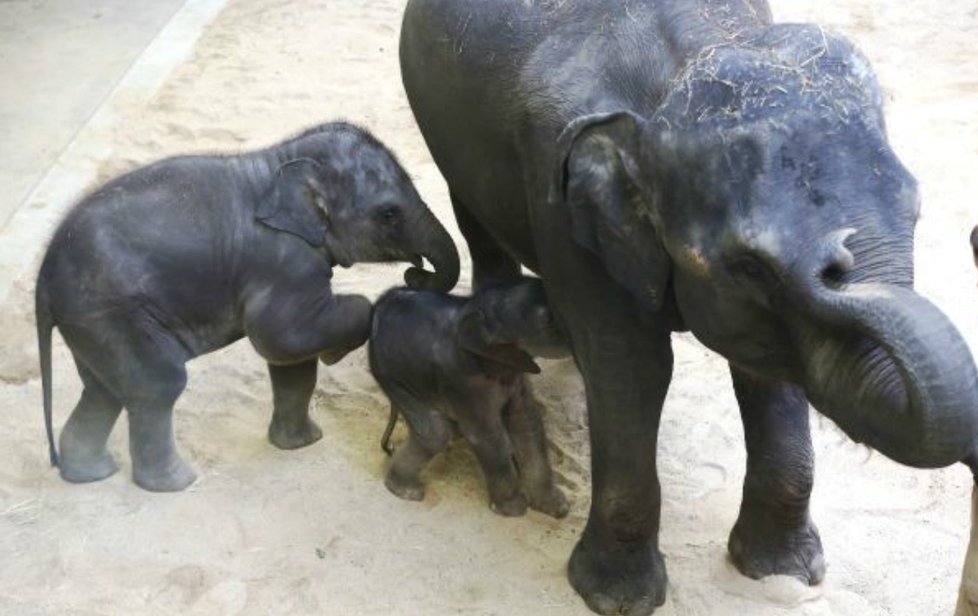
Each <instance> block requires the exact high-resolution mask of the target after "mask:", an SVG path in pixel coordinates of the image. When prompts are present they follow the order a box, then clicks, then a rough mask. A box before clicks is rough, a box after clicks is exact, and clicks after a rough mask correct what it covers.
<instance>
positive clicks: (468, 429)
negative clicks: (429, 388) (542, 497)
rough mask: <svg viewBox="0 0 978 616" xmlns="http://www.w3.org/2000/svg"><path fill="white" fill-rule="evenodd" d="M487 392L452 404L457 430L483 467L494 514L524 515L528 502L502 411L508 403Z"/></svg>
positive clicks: (492, 392)
mask: <svg viewBox="0 0 978 616" xmlns="http://www.w3.org/2000/svg"><path fill="white" fill-rule="evenodd" d="M485 389H487V388H479V389H478V390H477V391H474V392H470V395H466V396H461V397H460V398H459V399H457V400H455V401H453V405H452V406H453V407H454V409H455V417H456V419H457V420H458V427H459V429H460V430H461V431H462V436H464V437H465V439H466V440H467V441H468V442H469V444H470V445H471V446H472V449H473V451H475V456H476V458H477V459H478V460H479V465H480V466H481V467H482V472H483V474H484V475H485V477H486V484H487V486H488V488H489V500H490V506H491V507H492V510H493V511H495V512H496V513H498V514H500V515H504V516H518V515H523V514H524V513H526V498H525V497H524V496H523V494H522V492H521V491H520V479H519V474H518V473H517V472H516V466H515V465H514V464H513V460H514V451H513V445H512V443H511V442H510V440H509V435H508V434H507V433H506V430H505V428H504V427H503V419H502V410H503V406H504V405H505V404H506V401H507V400H506V398H505V397H504V396H501V395H499V393H498V392H496V391H495V390H493V389H492V388H488V389H489V391H485Z"/></svg>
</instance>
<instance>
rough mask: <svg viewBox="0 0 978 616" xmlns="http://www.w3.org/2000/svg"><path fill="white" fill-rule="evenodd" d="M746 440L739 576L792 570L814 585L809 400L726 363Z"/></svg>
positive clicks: (817, 568) (818, 550)
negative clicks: (810, 504)
mask: <svg viewBox="0 0 978 616" xmlns="http://www.w3.org/2000/svg"><path fill="white" fill-rule="evenodd" d="M730 371H731V374H732V376H733V383H734V391H735V392H736V394H737V401H738V403H739V404H740V414H741V418H742V419H743V422H744V440H745V442H746V444H747V475H746V477H745V478H744V496H743V501H742V502H741V505H740V515H739V516H738V518H737V523H736V524H735V525H734V527H733V530H732V531H731V532H730V542H729V550H730V556H731V558H732V559H733V562H734V564H735V565H736V566H737V568H738V569H739V570H740V571H741V573H743V574H744V575H746V576H748V577H751V578H755V579H759V578H762V577H764V576H768V575H790V576H793V577H796V578H798V579H800V580H802V581H803V582H805V583H807V584H817V583H818V582H820V581H821V580H822V577H823V576H824V575H825V561H824V559H823V557H822V542H821V540H820V539H819V536H818V530H817V529H816V528H815V525H814V524H813V523H812V520H811V516H810V515H809V511H808V500H809V496H810V495H811V492H812V481H813V468H814V456H813V454H812V440H811V433H810V430H809V427H808V401H807V400H806V399H805V395H804V393H802V391H801V390H800V389H799V388H797V387H795V386H793V385H789V384H786V383H781V382H777V381H768V380H765V379H761V378H758V377H754V376H751V375H750V374H747V373H746V372H744V371H742V370H739V369H738V368H737V367H735V366H731V370H730Z"/></svg>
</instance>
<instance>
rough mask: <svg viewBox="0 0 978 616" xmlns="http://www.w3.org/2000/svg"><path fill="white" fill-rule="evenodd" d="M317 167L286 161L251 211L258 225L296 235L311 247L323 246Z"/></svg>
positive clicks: (323, 212)
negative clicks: (254, 208)
mask: <svg viewBox="0 0 978 616" xmlns="http://www.w3.org/2000/svg"><path fill="white" fill-rule="evenodd" d="M319 167H320V165H319V163H317V162H316V161H314V160H312V159H311V158H300V159H296V160H292V161H289V162H287V163H285V164H284V165H282V166H281V167H279V169H278V171H276V173H275V180H274V182H273V183H272V187H271V188H270V189H269V190H268V191H267V192H266V193H265V195H263V196H262V198H261V201H259V203H258V207H257V209H256V210H255V218H257V219H258V221H259V222H261V223H263V224H265V225H267V226H269V227H271V228H273V229H277V230H279V231H285V232H286V233H291V234H292V235H297V236H299V237H301V238H302V239H304V240H305V241H306V242H308V243H309V244H311V245H312V246H316V247H319V246H322V245H323V244H324V243H325V242H326V219H327V217H328V212H327V211H326V210H325V202H324V195H323V194H322V188H321V185H320V184H319V181H318V180H317V171H318V170H319Z"/></svg>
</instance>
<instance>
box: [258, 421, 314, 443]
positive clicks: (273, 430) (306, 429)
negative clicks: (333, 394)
mask: <svg viewBox="0 0 978 616" xmlns="http://www.w3.org/2000/svg"><path fill="white" fill-rule="evenodd" d="M321 438H323V431H322V429H321V428H320V427H319V426H318V425H316V422H314V421H313V420H311V419H309V418H308V417H302V418H300V419H298V420H291V419H289V420H286V419H273V420H272V422H271V423H270V424H269V425H268V440H269V441H270V442H271V443H272V445H275V446H276V447H278V448H279V449H299V448H300V447H305V446H307V445H312V444H313V443H315V442H316V441H318V440H319V439H321Z"/></svg>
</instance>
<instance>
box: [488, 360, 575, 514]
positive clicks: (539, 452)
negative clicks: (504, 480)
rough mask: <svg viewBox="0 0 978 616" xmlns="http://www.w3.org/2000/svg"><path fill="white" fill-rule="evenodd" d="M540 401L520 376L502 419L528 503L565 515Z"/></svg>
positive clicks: (543, 509)
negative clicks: (511, 444) (551, 463)
mask: <svg viewBox="0 0 978 616" xmlns="http://www.w3.org/2000/svg"><path fill="white" fill-rule="evenodd" d="M539 406H540V403H539V402H538V401H537V400H536V399H535V398H534V397H533V392H532V390H531V389H530V384H529V383H528V382H527V380H526V379H522V380H521V381H520V384H519V389H518V390H517V391H516V392H515V393H514V394H513V396H512V397H511V398H510V400H509V402H508V403H507V404H506V408H505V409H503V421H504V422H505V424H506V430H507V432H509V438H510V441H511V442H512V443H513V449H514V451H515V454H516V462H517V464H519V474H520V479H521V480H522V483H523V487H524V489H525V490H526V494H527V496H528V497H529V500H530V507H532V508H533V509H536V510H537V511H540V512H542V513H546V514H547V515H551V516H553V517H555V518H562V517H564V516H565V515H567V511H568V505H567V498H566V497H565V496H564V494H563V492H561V491H560V489H558V488H557V486H556V485H554V475H553V470H552V469H551V468H550V462H549V461H548V460H547V436H546V433H545V432H544V429H543V420H542V419H541V417H540V410H539Z"/></svg>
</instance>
